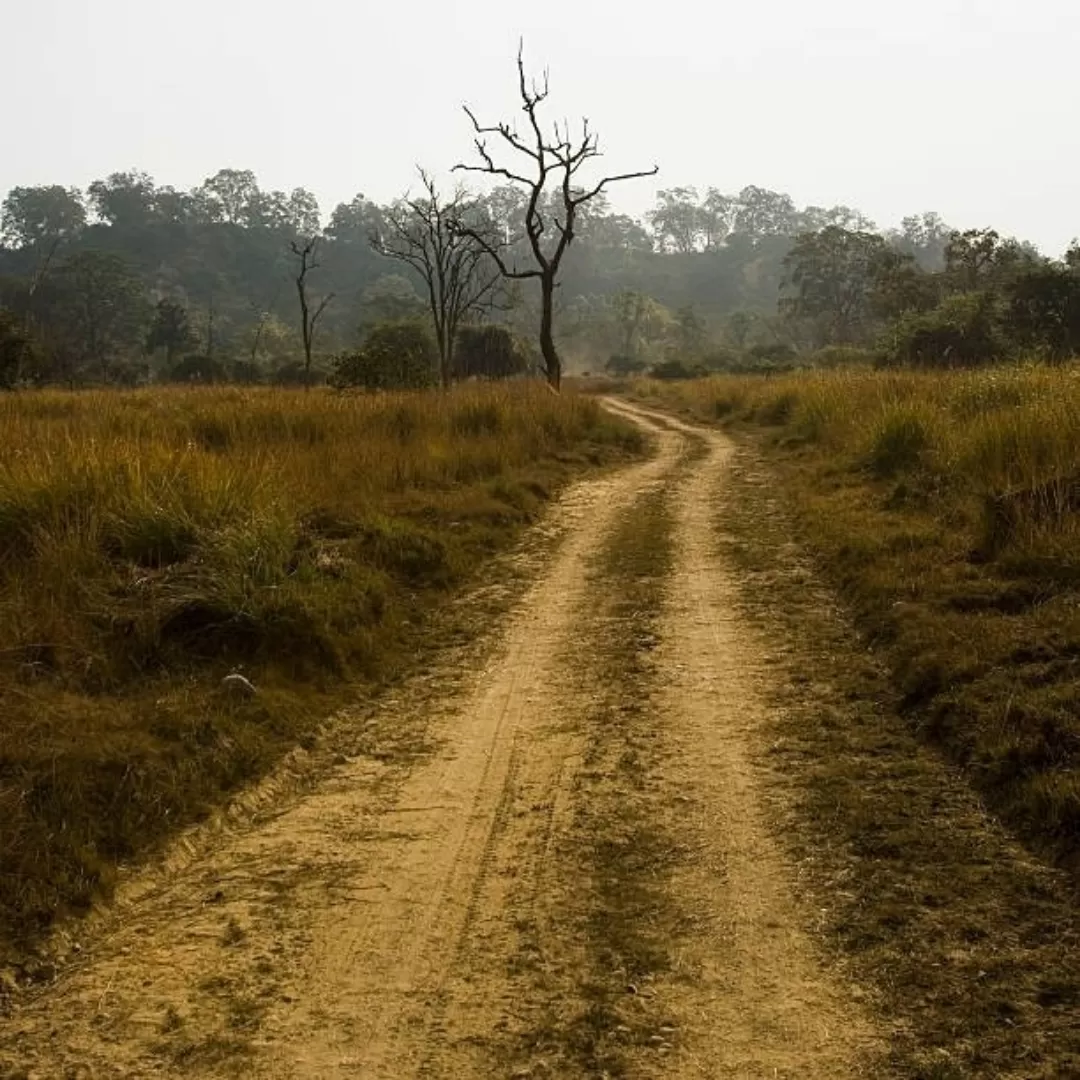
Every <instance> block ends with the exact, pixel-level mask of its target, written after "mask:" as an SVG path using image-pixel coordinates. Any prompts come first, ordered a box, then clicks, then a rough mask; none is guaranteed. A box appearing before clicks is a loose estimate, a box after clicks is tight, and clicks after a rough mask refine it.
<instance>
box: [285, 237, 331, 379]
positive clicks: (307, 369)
mask: <svg viewBox="0 0 1080 1080" xmlns="http://www.w3.org/2000/svg"><path fill="white" fill-rule="evenodd" d="M289 246H290V247H291V248H292V253H293V254H294V255H295V256H296V257H297V259H298V260H299V262H298V263H297V267H296V294H297V296H298V297H299V298H300V334H301V336H302V337H303V340H304V385H305V386H311V348H312V345H313V344H314V342H315V327H316V325H317V324H318V322H319V319H321V318H322V314H323V312H324V311H325V310H326V308H327V305H328V304H329V303H330V301H331V300H333V299H334V294H333V293H327V294H326V296H324V297H323V298H322V300H320V301H319V303H318V304H317V305H316V306H315V309H314V311H313V310H312V308H311V301H310V299H309V298H308V292H307V276H308V274H310V273H311V271H312V270H317V269H318V268H319V263H318V262H317V261H316V255H317V254H318V251H319V238H318V237H317V236H309V237H301V238H300V239H299V240H292V241H290V243H289Z"/></svg>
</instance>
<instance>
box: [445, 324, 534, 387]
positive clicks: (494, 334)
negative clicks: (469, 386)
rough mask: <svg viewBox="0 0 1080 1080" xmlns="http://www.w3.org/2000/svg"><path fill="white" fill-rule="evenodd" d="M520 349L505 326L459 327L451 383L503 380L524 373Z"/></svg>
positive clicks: (525, 357)
mask: <svg viewBox="0 0 1080 1080" xmlns="http://www.w3.org/2000/svg"><path fill="white" fill-rule="evenodd" d="M528 366H529V358H528V354H527V353H526V351H525V348H524V346H523V345H522V344H521V342H520V341H519V340H518V338H517V337H516V336H515V335H514V333H513V331H511V330H510V329H508V328H507V327H505V326H496V325H485V326H463V327H462V328H461V329H460V330H459V331H458V333H457V340H456V342H455V345H454V363H453V370H452V372H451V375H452V377H453V378H455V379H468V378H482V379H506V378H509V377H510V376H511V375H522V374H524V373H525V371H526V370H528Z"/></svg>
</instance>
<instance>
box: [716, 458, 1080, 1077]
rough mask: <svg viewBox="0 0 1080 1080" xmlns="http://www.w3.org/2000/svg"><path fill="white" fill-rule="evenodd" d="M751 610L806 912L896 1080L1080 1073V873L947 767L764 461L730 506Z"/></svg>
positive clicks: (744, 474) (739, 466)
mask: <svg viewBox="0 0 1080 1080" xmlns="http://www.w3.org/2000/svg"><path fill="white" fill-rule="evenodd" d="M716 520H717V523H718V526H719V527H720V529H721V533H720V540H719V542H720V544H721V547H722V549H723V551H724V553H725V555H726V556H727V557H728V558H730V559H731V560H732V561H733V563H734V564H735V565H736V566H738V568H739V571H740V573H739V583H740V590H741V599H742V603H743V605H744V607H745V609H746V611H747V613H748V614H749V616H750V619H751V620H752V622H753V623H755V624H756V625H757V626H758V627H759V629H760V630H761V631H762V632H763V634H764V636H765V640H766V643H767V645H768V648H769V653H770V657H771V660H772V663H773V664H774V665H776V669H777V671H778V673H780V675H781V677H779V678H775V679H772V680H770V686H771V687H772V688H773V693H774V699H773V701H772V702H771V704H772V706H773V708H772V709H771V716H772V717H773V724H774V730H773V734H772V740H773V741H772V745H771V748H770V751H769V752H770V756H771V758H772V760H773V763H774V764H775V766H776V768H775V775H776V776H777V777H778V778H781V779H782V782H783V783H784V784H785V786H786V787H787V788H788V790H789V792H790V794H791V798H790V800H789V801H785V804H784V805H785V813H786V815H788V816H787V817H786V818H785V820H784V821H782V822H781V826H782V828H781V834H782V836H783V837H784V841H785V844H786V845H787V846H788V848H789V850H791V851H792V854H793V856H794V858H795V859H796V861H797V865H798V866H799V869H800V873H799V881H800V883H801V886H802V888H804V889H808V890H809V891H810V892H811V894H812V895H811V896H810V898H809V901H810V902H809V903H808V905H807V907H808V910H813V911H815V912H820V913H821V916H820V919H821V929H822V931H823V934H824V937H825V938H826V940H827V941H828V942H829V943H830V944H831V945H834V946H836V947H837V948H838V950H839V952H840V954H841V955H842V956H843V957H844V964H845V966H847V967H850V968H851V969H853V970H852V974H853V975H854V976H855V980H854V981H855V982H856V983H857V984H859V985H861V986H864V987H868V988H872V997H871V1000H872V1001H873V1003H874V1005H876V1007H877V1009H878V1010H879V1011H880V1013H881V1015H882V1019H883V1022H884V1026H885V1027H886V1028H887V1029H888V1030H890V1031H891V1032H892V1038H891V1040H890V1053H889V1058H888V1072H887V1075H889V1076H897V1077H903V1078H906V1080H961V1078H972V1077H985V1078H987V1080H990V1078H993V1080H1004V1078H1015V1080H1051V1078H1058V1077H1066V1076H1075V1075H1080V1028H1078V1027H1077V1024H1076V1016H1077V1012H1076V1010H1077V1007H1078V1006H1080V967H1078V964H1077V958H1078V956H1080V921H1078V919H1077V916H1076V911H1075V906H1074V903H1073V900H1072V895H1071V890H1070V889H1069V888H1068V887H1067V879H1066V875H1064V874H1063V873H1061V872H1060V871H1054V870H1051V869H1049V868H1048V867H1047V866H1046V865H1045V864H1043V863H1041V862H1039V861H1037V860H1033V859H1031V858H1029V857H1026V853H1025V852H1024V851H1023V850H1022V849H1019V845H1018V844H1017V843H1016V841H1015V840H1014V839H1013V838H1012V837H1011V836H1010V835H1009V834H1008V833H1006V832H1005V830H1003V829H1001V828H1000V827H999V826H997V825H996V824H995V823H994V822H993V821H992V820H990V819H988V818H987V817H986V815H985V812H984V811H983V809H982V806H981V805H980V801H979V799H978V798H977V797H976V796H975V794H974V792H973V791H972V790H971V789H970V788H969V787H967V786H966V785H965V784H963V783H960V782H958V780H957V778H956V777H955V776H954V775H953V772H954V770H952V769H951V768H949V767H948V766H946V765H945V764H944V763H943V761H942V758H941V755H939V754H938V753H936V752H934V751H933V750H932V749H930V748H929V747H927V746H925V745H922V744H920V741H919V738H918V735H917V732H916V730H915V729H914V728H913V727H912V725H911V724H910V722H909V720H908V718H906V717H905V716H903V715H902V714H901V713H900V712H899V711H898V710H897V706H898V704H899V703H900V694H899V693H898V691H897V690H896V688H895V686H894V685H893V684H892V680H891V678H890V675H889V672H888V671H887V670H886V669H885V668H884V666H883V665H882V664H881V663H880V662H879V660H878V658H877V657H876V656H875V654H874V652H873V651H871V650H868V649H867V648H866V646H865V644H864V643H863V642H862V641H860V639H859V637H858V636H857V635H856V634H855V632H854V631H853V630H852V628H851V625H850V621H849V619H848V618H847V615H846V613H845V612H844V611H843V610H841V609H838V607H837V605H836V603H835V595H834V593H833V592H832V590H831V589H829V588H828V587H827V586H826V585H825V584H824V582H823V581H822V580H821V578H820V575H818V574H817V572H816V571H815V568H814V567H813V565H812V564H811V562H810V560H809V559H808V558H807V556H806V554H805V551H804V550H803V549H801V548H800V546H798V545H795V544H792V542H791V536H792V533H793V528H794V523H793V520H792V507H791V504H790V499H789V498H788V493H787V492H786V491H785V490H781V489H778V488H777V487H776V485H775V475H774V473H773V469H772V468H771V467H769V466H767V465H765V464H764V463H763V462H762V461H761V459H760V457H759V455H758V454H757V453H756V452H755V450H754V449H752V448H751V447H749V446H745V445H744V446H743V447H742V448H741V449H740V450H739V452H738V454H737V457H736V459H735V464H734V466H733V467H732V469H731V473H730V477H729V480H728V483H727V484H726V485H725V489H724V495H723V501H722V504H721V505H720V506H718V507H717V518H716Z"/></svg>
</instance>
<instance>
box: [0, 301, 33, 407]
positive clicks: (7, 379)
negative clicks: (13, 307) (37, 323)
mask: <svg viewBox="0 0 1080 1080" xmlns="http://www.w3.org/2000/svg"><path fill="white" fill-rule="evenodd" d="M33 355H34V344H33V342H32V340H31V338H30V335H29V334H28V333H27V332H26V330H25V329H24V328H23V327H22V326H21V325H20V323H19V321H18V319H16V318H15V316H14V315H12V314H11V312H9V311H4V310H2V309H0V389H3V390H10V389H11V388H12V387H13V386H14V385H15V384H16V383H17V382H18V381H19V376H20V374H21V373H22V369H23V366H24V365H25V364H26V363H27V362H28V361H29V360H30V359H31V358H32V357H33Z"/></svg>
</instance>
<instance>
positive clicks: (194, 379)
mask: <svg viewBox="0 0 1080 1080" xmlns="http://www.w3.org/2000/svg"><path fill="white" fill-rule="evenodd" d="M226 376H227V373H226V371H225V365H224V364H222V363H221V361H220V360H215V359H214V358H213V357H212V356H200V355H198V354H192V355H190V356H185V357H184V359H183V360H180V361H178V362H177V363H175V364H173V366H172V367H171V368H170V369H169V372H168V375H167V376H166V377H167V378H168V380H169V382H178V383H218V382H224V381H225V379H226Z"/></svg>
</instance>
